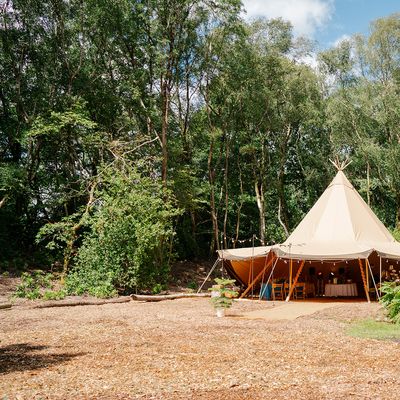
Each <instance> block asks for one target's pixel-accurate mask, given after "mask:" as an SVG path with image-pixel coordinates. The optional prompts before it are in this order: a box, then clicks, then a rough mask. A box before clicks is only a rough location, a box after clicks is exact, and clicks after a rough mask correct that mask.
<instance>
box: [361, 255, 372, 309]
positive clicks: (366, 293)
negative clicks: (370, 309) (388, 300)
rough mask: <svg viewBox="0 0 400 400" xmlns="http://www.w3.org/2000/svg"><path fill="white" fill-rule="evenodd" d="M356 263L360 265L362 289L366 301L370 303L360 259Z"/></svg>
mask: <svg viewBox="0 0 400 400" xmlns="http://www.w3.org/2000/svg"><path fill="white" fill-rule="evenodd" d="M358 265H359V266H360V272H361V278H362V281H363V284H364V290H365V295H366V296H367V301H368V303H371V300H370V298H369V293H368V289H367V280H366V278H365V273H364V268H363V266H362V262H361V259H358Z"/></svg>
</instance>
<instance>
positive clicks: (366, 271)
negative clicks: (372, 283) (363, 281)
mask: <svg viewBox="0 0 400 400" xmlns="http://www.w3.org/2000/svg"><path fill="white" fill-rule="evenodd" d="M367 261H368V259H367V258H366V259H365V276H366V278H367V289H368V293H369V271H368V264H367Z"/></svg>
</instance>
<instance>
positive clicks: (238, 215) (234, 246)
mask: <svg viewBox="0 0 400 400" xmlns="http://www.w3.org/2000/svg"><path fill="white" fill-rule="evenodd" d="M237 165H238V170H239V183H240V201H239V206H238V209H237V213H236V235H235V239H234V241H233V248H236V243H237V242H238V240H239V228H240V215H241V211H242V207H243V179H242V170H241V168H240V161H239V160H238V161H237Z"/></svg>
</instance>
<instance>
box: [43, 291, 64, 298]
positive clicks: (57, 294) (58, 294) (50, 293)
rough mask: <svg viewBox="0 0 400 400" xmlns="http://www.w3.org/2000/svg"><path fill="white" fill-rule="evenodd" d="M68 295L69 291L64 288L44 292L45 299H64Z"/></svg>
mask: <svg viewBox="0 0 400 400" xmlns="http://www.w3.org/2000/svg"><path fill="white" fill-rule="evenodd" d="M66 295H67V292H66V291H65V290H64V289H61V290H56V291H55V290H46V291H45V292H44V293H43V296H42V298H43V300H62V299H64V298H65V296H66Z"/></svg>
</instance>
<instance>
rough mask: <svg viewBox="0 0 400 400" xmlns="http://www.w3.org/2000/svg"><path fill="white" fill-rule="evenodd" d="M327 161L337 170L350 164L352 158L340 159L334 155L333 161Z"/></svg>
mask: <svg viewBox="0 0 400 400" xmlns="http://www.w3.org/2000/svg"><path fill="white" fill-rule="evenodd" d="M329 161H330V162H331V163H332V164H333V166H334V167H335V168H336V169H337V170H338V171H343V170H344V169H345V168H347V167H348V166H349V165H350V164H351V162H352V160H349V158H348V157H346V159H345V160H343V161H340V160H339V157H338V156H336V158H335V160H334V161H332V160H329Z"/></svg>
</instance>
